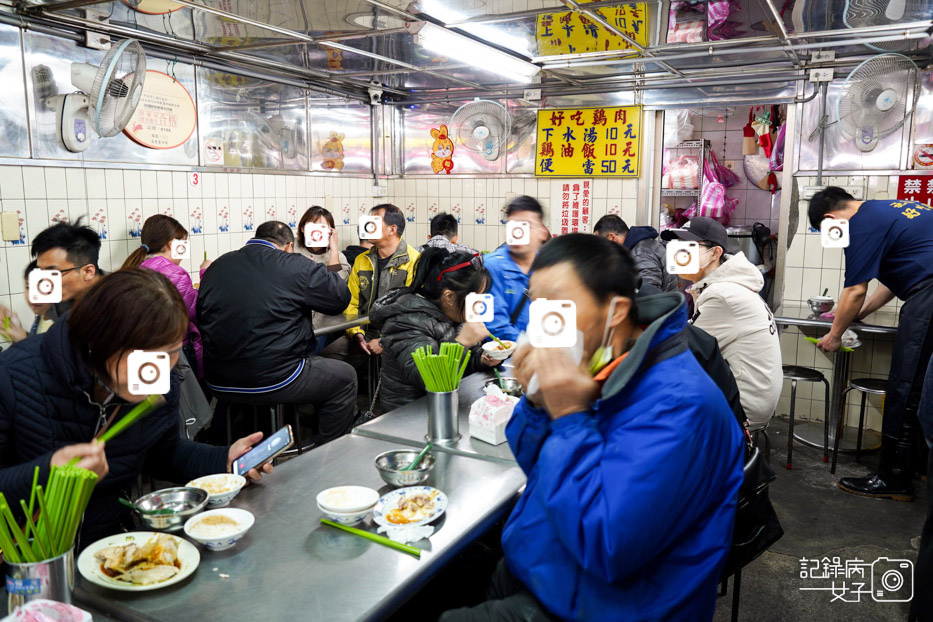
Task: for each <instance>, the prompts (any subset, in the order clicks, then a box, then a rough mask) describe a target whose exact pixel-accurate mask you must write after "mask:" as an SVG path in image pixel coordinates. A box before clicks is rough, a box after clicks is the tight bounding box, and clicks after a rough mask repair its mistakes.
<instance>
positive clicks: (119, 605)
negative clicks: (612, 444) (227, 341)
mask: <svg viewBox="0 0 933 622" xmlns="http://www.w3.org/2000/svg"><path fill="white" fill-rule="evenodd" d="M397 447H398V444H397V443H391V442H386V441H381V440H376V439H372V438H366V437H364V436H359V435H348V436H344V437H342V438H340V439H337V440H336V441H333V442H332V443H329V444H327V445H324V446H323V447H320V448H318V449H315V450H314V451H311V452H309V453H306V454H304V455H302V456H298V457H296V458H294V459H292V460H289V461H288V462H286V463H284V464H282V465H281V466H279V467H276V469H275V472H274V473H272V474H271V475H269V476H267V478H266V479H264V482H263V483H262V484H260V485H256V486H249V487H247V488H245V489H243V491H242V492H240V494H239V495H238V496H237V497H236V499H234V500H233V502H232V503H231V507H238V508H243V509H246V510H249V511H251V512H252V513H253V514H254V515H255V516H256V524H255V525H254V526H253V528H252V529H251V530H250V532H249V533H248V534H247V535H246V537H245V538H244V539H243V540H241V541H240V542H239V543H238V544H237V546H236V547H235V548H234V549H232V550H229V551H223V552H220V553H212V552H209V551H207V550H204V549H201V565H200V567H199V568H198V570H197V572H196V573H195V574H194V575H193V577H192V578H191V579H188V580H186V581H184V582H182V583H180V584H178V585H176V586H171V587H168V588H165V589H161V590H154V591H151V592H137V593H127V592H117V591H112V590H107V589H106V588H101V587H98V586H96V585H93V584H91V583H88V582H87V581H84V580H83V578H80V577H79V578H78V580H77V585H78V589H77V594H76V597H77V599H78V600H82V601H87V600H88V599H89V598H91V599H93V605H94V608H95V609H99V610H101V611H103V612H104V613H106V614H108V615H113V616H115V617H119V616H118V614H119V610H121V609H123V610H129V611H132V612H133V613H134V615H135V616H137V617H136V619H141V620H145V619H147V618H149V619H157V620H179V621H180V620H197V621H199V622H204V621H205V620H250V619H252V620H327V621H328V622H337V621H341V620H369V619H382V618H384V617H386V616H387V615H389V614H390V613H391V612H392V611H394V610H395V609H396V608H398V606H399V605H401V604H402V603H403V602H404V601H405V600H407V599H408V598H409V597H410V596H412V595H413V594H414V593H415V592H416V590H417V589H418V588H419V587H421V586H422V585H423V584H424V583H425V582H426V581H427V580H428V579H429V578H430V577H431V576H432V575H433V574H434V573H436V572H437V571H438V570H439V569H440V568H441V567H442V566H443V565H444V564H445V563H446V562H447V561H449V560H450V559H451V558H452V557H453V556H454V555H455V554H456V553H457V552H459V551H460V550H461V549H463V548H464V547H465V546H466V545H467V544H468V543H469V542H470V541H472V540H473V539H474V538H476V537H477V536H479V535H480V534H481V533H482V532H483V531H485V530H486V529H487V528H488V527H490V526H491V525H492V524H493V523H495V522H496V521H497V520H499V519H500V518H501V517H503V516H504V515H505V514H506V513H507V512H509V511H510V509H511V507H512V505H513V504H514V502H515V500H516V499H517V498H518V493H519V491H520V490H521V488H522V487H523V486H524V484H525V476H524V474H523V473H522V471H521V469H520V468H519V467H518V466H517V465H508V464H504V463H502V462H494V461H490V460H475V459H472V458H466V457H463V456H459V455H455V454H453V453H450V452H434V454H435V456H436V458H437V464H436V466H435V468H434V470H433V472H432V475H431V478H430V479H429V480H428V481H427V484H428V485H431V486H435V487H437V488H439V489H440V490H442V491H444V492H445V493H446V494H447V496H448V498H449V505H448V508H447V512H446V513H445V515H444V516H443V517H441V518H440V519H438V521H437V522H436V523H435V524H436V525H437V529H436V531H435V533H434V535H433V536H431V538H430V540H427V541H422V542H420V543H418V544H417V545H416V546H420V547H421V548H422V549H424V551H425V552H424V553H423V554H422V556H421V559H420V560H419V559H415V558H414V557H412V556H410V555H406V554H404V553H401V552H399V551H395V550H393V549H390V548H387V547H384V546H382V545H379V544H376V543H373V542H369V541H367V540H364V539H362V538H360V537H358V536H354V535H352V534H348V533H344V532H341V531H338V530H337V529H334V528H332V527H328V526H326V525H322V524H321V522H320V520H321V518H322V514H321V512H320V510H318V509H317V505H316V502H315V497H316V496H317V494H318V493H319V492H321V491H322V490H324V489H326V488H330V487H332V486H338V485H342V484H357V485H362V486H369V487H372V488H375V489H377V490H379V491H380V492H383V493H384V492H388V491H389V490H390V487H388V486H386V485H385V484H384V482H383V481H382V480H381V479H380V478H379V474H378V473H377V472H376V469H375V468H374V467H373V459H374V458H375V457H376V455H378V454H379V453H382V452H383V451H387V450H389V449H394V448H397ZM358 527H360V528H363V529H367V530H369V531H373V532H375V530H376V527H375V525H373V524H372V523H371V522H370V520H369V519H367V520H366V521H364V523H362V524H361V525H359V526H358ZM140 615H141V616H142V617H139V616H140Z"/></svg>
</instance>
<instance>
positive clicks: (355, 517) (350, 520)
mask: <svg viewBox="0 0 933 622" xmlns="http://www.w3.org/2000/svg"><path fill="white" fill-rule="evenodd" d="M374 507H376V504H375V503H373V504H372V506H370V507H368V508H366V509H363V510H357V511H355V512H335V511H333V510H328V509H327V508H325V507H323V506H322V505H321V504H320V503H318V504H317V509H319V510H320V511H321V512H323V513H324V515H325V516H326V517H327V518H329V519H330V520H332V521H334V522H335V523H338V524H340V525H346V526H347V527H352V526H353V525H356V524H357V523H360V522H362V520H363V519H364V518H366V517H367V516H369V515H370V514H371V513H372V511H373V508H374Z"/></svg>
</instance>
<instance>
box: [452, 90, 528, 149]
mask: <svg viewBox="0 0 933 622" xmlns="http://www.w3.org/2000/svg"><path fill="white" fill-rule="evenodd" d="M447 125H448V127H449V129H450V135H451V136H452V137H453V138H454V142H455V143H456V144H457V145H459V146H460V147H463V148H464V149H466V150H467V151H470V152H472V153H480V154H482V156H483V157H484V158H485V159H487V160H490V161H492V160H496V159H498V158H499V154H500V150H501V148H502V147H504V146H505V144H506V141H508V139H509V131H510V130H511V127H512V118H511V116H510V115H509V111H508V110H506V109H505V107H504V106H502V105H501V104H497V103H496V102H493V101H487V100H481V99H479V98H477V99H474V100H473V101H471V102H470V103H468V104H464V105H462V106H460V107H459V108H457V110H456V112H454V114H453V116H452V117H450V122H449V123H448V124H447Z"/></svg>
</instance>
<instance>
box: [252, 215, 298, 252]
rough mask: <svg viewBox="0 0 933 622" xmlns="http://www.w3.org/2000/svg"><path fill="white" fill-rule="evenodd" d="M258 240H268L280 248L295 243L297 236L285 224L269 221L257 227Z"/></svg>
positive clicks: (256, 236)
mask: <svg viewBox="0 0 933 622" xmlns="http://www.w3.org/2000/svg"><path fill="white" fill-rule="evenodd" d="M254 237H255V238H256V239H257V240H266V241H267V242H272V243H273V244H277V245H279V246H288V245H289V244H291V243H292V242H294V241H295V234H294V233H292V230H291V229H290V228H289V226H288V225H286V224H285V223H284V222H279V221H278V220H269V221H267V222H264V223H262V224H261V225H259V226H258V227H256V235H255V236H254Z"/></svg>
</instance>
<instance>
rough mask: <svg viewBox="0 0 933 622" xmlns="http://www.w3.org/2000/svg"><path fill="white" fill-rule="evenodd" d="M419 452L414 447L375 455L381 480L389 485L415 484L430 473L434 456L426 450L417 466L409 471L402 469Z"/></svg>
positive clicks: (412, 460) (422, 480) (426, 477)
mask: <svg viewBox="0 0 933 622" xmlns="http://www.w3.org/2000/svg"><path fill="white" fill-rule="evenodd" d="M420 453H421V452H420V451H418V450H414V449H393V450H392V451H387V452H385V453H382V454H379V455H378V456H376V462H375V464H376V470H377V471H379V476H380V477H382V479H383V481H385V483H386V484H389V485H390V486H396V487H399V486H416V485H418V484H420V483H422V482H424V481H425V480H426V479H428V476H429V475H430V474H431V469H433V468H434V462H435V460H434V456H433V455H432V454H431V453H430V452H428V453H426V454H425V455H424V458H422V459H421V462H420V463H419V464H418V466H417V467H416V468H414V469H412V470H411V471H402V469H403V468H404V467H406V466H408V465H409V464H411V463H412V462H414V460H415V458H417V457H418V454H420Z"/></svg>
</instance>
